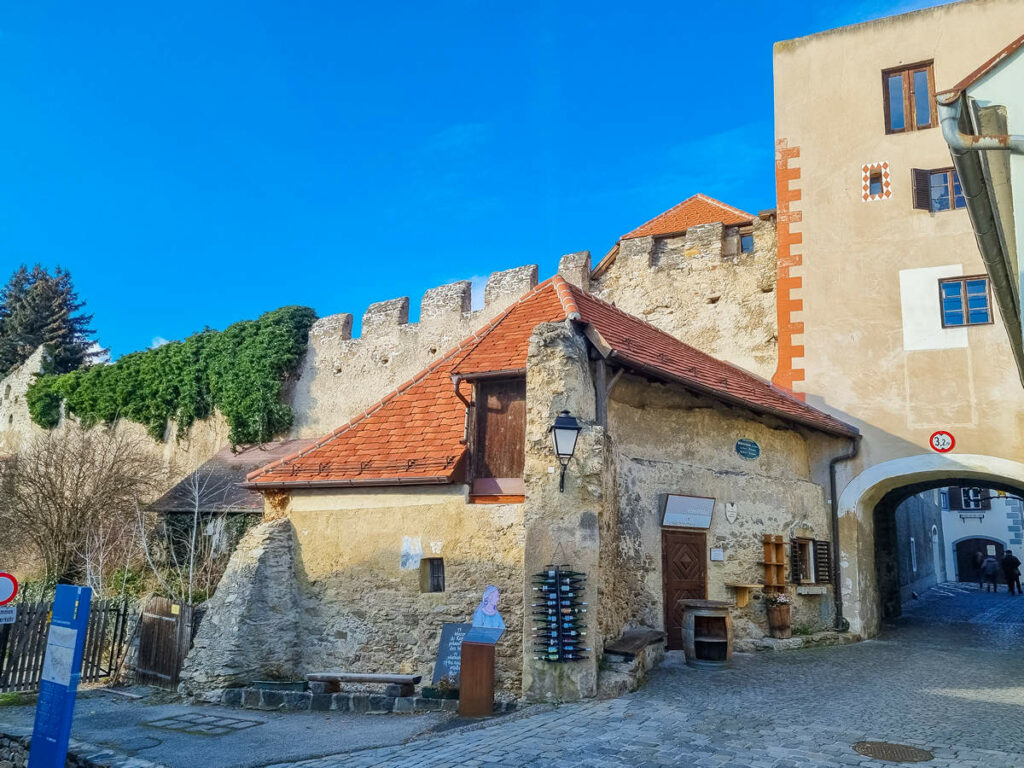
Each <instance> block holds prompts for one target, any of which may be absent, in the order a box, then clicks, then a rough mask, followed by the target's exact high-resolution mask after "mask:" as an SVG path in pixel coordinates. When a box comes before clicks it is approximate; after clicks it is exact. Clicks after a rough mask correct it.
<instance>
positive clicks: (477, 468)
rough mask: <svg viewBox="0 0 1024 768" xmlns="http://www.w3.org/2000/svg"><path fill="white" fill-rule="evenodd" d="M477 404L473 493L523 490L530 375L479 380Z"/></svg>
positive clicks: (473, 452) (497, 493) (498, 493)
mask: <svg viewBox="0 0 1024 768" xmlns="http://www.w3.org/2000/svg"><path fill="white" fill-rule="evenodd" d="M474 403H475V407H474V408H473V419H474V429H473V441H472V445H471V446H470V449H471V453H472V465H471V466H472V472H473V494H474V495H489V496H510V495H512V496H514V495H522V493H523V466H524V463H525V460H526V379H525V378H516V379H498V380H494V381H479V382H477V384H476V393H475V397H474Z"/></svg>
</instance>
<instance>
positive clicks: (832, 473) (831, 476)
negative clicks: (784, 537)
mask: <svg viewBox="0 0 1024 768" xmlns="http://www.w3.org/2000/svg"><path fill="white" fill-rule="evenodd" d="M860 439H861V436H860V435H857V436H856V437H855V438H853V439H852V440H851V441H850V450H849V451H848V452H847V453H842V454H840V455H838V456H836V457H835V458H833V459H832V461H830V462H829V463H828V481H829V490H830V492H831V494H832V498H831V501H832V600H833V602H834V603H835V606H836V621H835V625H836V628H837V629H840V628H842V627H843V625H844V624H845V623H846V621H845V619H844V618H843V585H842V581H841V576H842V574H841V567H840V565H839V494H838V492H837V489H836V467H837V466H838V465H839V464H843V463H845V462H847V461H852V460H853V459H855V458H857V454H858V453H860ZM847 626H849V625H848V624H847Z"/></svg>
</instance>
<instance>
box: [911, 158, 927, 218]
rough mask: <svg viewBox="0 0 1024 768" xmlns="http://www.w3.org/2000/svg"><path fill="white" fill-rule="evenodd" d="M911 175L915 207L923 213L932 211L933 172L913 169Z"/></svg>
mask: <svg viewBox="0 0 1024 768" xmlns="http://www.w3.org/2000/svg"><path fill="white" fill-rule="evenodd" d="M910 174H911V181H912V184H911V187H912V189H913V197H914V207H915V208H917V209H919V210H922V211H930V210H931V209H932V193H931V186H930V185H931V171H929V170H925V169H923V168H913V169H911V171H910Z"/></svg>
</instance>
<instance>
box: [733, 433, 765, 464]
mask: <svg viewBox="0 0 1024 768" xmlns="http://www.w3.org/2000/svg"><path fill="white" fill-rule="evenodd" d="M736 453H738V454H739V455H740V458H741V459H746V460H747V461H753V460H754V459H756V458H757V457H758V456H760V455H761V446H760V445H758V444H757V443H755V442H754V441H753V440H748V439H747V438H745V437H741V438H740V439H739V440H737V441H736Z"/></svg>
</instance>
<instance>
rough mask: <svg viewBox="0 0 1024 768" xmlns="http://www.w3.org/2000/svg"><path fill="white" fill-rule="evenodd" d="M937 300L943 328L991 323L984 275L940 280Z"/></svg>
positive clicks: (990, 308) (990, 311)
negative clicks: (940, 304)
mask: <svg viewBox="0 0 1024 768" xmlns="http://www.w3.org/2000/svg"><path fill="white" fill-rule="evenodd" d="M939 298H940V300H941V302H942V327H943V328H959V327H961V326H965V325H988V324H989V323H991V322H992V301H991V296H990V294H989V289H988V278H987V277H986V276H985V275H974V276H971V277H956V278H951V279H948V280H940V281H939Z"/></svg>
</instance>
